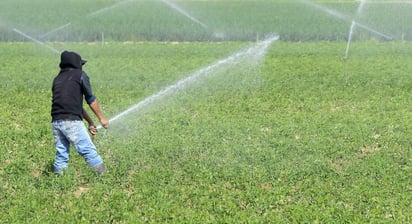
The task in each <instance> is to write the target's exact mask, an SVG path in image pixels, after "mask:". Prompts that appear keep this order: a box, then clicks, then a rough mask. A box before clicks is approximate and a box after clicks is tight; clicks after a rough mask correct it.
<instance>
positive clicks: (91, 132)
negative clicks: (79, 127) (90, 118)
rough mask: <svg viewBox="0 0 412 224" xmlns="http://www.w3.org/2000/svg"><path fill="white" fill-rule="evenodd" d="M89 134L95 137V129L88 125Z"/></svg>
mask: <svg viewBox="0 0 412 224" xmlns="http://www.w3.org/2000/svg"><path fill="white" fill-rule="evenodd" d="M89 132H90V134H91V135H97V128H96V126H94V125H89Z"/></svg>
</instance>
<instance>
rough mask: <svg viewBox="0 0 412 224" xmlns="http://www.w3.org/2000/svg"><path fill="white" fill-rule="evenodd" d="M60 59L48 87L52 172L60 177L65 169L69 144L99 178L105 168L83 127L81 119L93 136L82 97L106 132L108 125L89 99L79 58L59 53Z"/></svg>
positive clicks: (91, 94)
mask: <svg viewBox="0 0 412 224" xmlns="http://www.w3.org/2000/svg"><path fill="white" fill-rule="evenodd" d="M60 58H61V61H60V69H61V70H60V72H59V74H58V75H57V76H56V77H55V78H54V80H53V87H52V93H53V99H52V106H51V116H52V127H53V136H54V144H55V147H56V158H55V161H54V172H55V173H57V174H61V173H62V171H63V170H65V169H67V168H68V162H69V154H70V144H72V145H73V146H74V148H75V149H76V150H77V152H78V153H79V154H80V155H82V156H83V157H84V159H85V160H86V162H87V163H88V164H89V166H90V167H92V168H93V169H94V170H95V171H96V172H97V173H98V174H99V175H100V174H102V173H103V172H105V171H106V167H105V165H104V163H103V160H102V158H101V157H100V155H99V154H98V153H97V150H96V146H95V145H94V144H93V142H92V140H91V138H90V136H89V134H88V133H87V130H86V127H85V125H84V123H83V118H84V119H86V120H87V122H88V124H89V132H90V133H91V134H92V135H95V134H96V133H97V129H96V127H95V126H94V123H93V120H92V119H91V117H90V116H89V114H88V113H87V112H86V110H85V109H84V108H83V97H84V99H85V101H86V102H87V104H88V105H89V107H90V109H91V110H92V111H93V113H94V114H95V115H96V116H97V118H98V119H99V121H100V123H101V125H102V127H104V128H106V129H107V128H108V127H109V122H108V120H106V118H105V117H104V116H103V113H102V112H101V110H100V106H99V103H98V102H97V99H96V97H95V96H94V95H93V92H92V89H91V85H90V81H89V77H88V76H87V74H86V73H85V72H84V71H83V70H82V66H83V65H84V64H85V63H86V61H84V60H82V58H81V57H80V55H79V54H77V53H75V52H69V51H64V52H62V53H61V56H60Z"/></svg>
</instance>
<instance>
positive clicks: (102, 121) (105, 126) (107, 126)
mask: <svg viewBox="0 0 412 224" xmlns="http://www.w3.org/2000/svg"><path fill="white" fill-rule="evenodd" d="M100 124H102V127H104V128H105V129H108V128H109V121H108V120H106V118H102V119H100Z"/></svg>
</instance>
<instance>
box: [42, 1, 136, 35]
mask: <svg viewBox="0 0 412 224" xmlns="http://www.w3.org/2000/svg"><path fill="white" fill-rule="evenodd" d="M132 1H134V0H124V1H120V2H117V3H115V4H112V5H110V6H107V7H104V8H101V9H99V10H97V11H94V12H92V13H89V14H87V15H86V17H94V16H97V15H99V14H101V13H104V12H106V11H109V10H113V9H114V8H117V7H118V6H120V5H122V4H125V3H129V2H132ZM72 24H73V23H71V22H68V23H66V24H64V25H61V26H59V27H57V28H55V29H53V30H50V31H48V32H47V33H44V34H43V35H41V36H40V38H42V39H44V38H46V37H47V36H50V35H51V34H53V33H56V32H57V31H60V30H63V29H65V28H67V27H69V26H71V25H72Z"/></svg>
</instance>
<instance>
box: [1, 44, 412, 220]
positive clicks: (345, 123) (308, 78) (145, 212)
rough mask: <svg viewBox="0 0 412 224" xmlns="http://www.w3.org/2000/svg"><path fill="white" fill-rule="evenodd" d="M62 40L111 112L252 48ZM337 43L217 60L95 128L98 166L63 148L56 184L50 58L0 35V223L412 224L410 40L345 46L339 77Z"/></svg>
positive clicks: (281, 46)
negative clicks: (81, 59)
mask: <svg viewBox="0 0 412 224" xmlns="http://www.w3.org/2000/svg"><path fill="white" fill-rule="evenodd" d="M65 44H66V45H65V46H66V47H69V48H71V49H74V50H79V51H81V52H85V56H87V57H86V58H88V59H89V63H88V65H87V67H86V68H87V69H86V71H87V72H88V73H89V75H90V76H91V80H92V83H93V84H94V87H95V92H96V95H97V96H98V99H100V100H101V104H102V106H103V108H104V111H105V112H106V114H107V116H108V117H112V116H114V115H115V114H117V113H119V112H121V111H123V110H124V109H125V108H127V107H128V106H130V105H133V104H134V103H136V102H138V101H140V100H142V99H144V98H145V97H148V96H150V95H151V94H154V93H156V92H157V91H159V90H161V89H162V88H164V87H165V86H168V85H171V84H173V83H175V82H176V81H177V80H179V79H182V78H184V77H187V76H188V75H190V74H192V73H193V72H194V71H196V70H197V69H200V68H202V67H205V66H207V65H210V64H213V63H214V62H216V61H217V60H219V59H222V58H225V57H227V56H229V55H231V54H233V53H234V52H237V51H239V50H240V49H244V48H245V47H248V46H250V43H245V42H231V43H224V44H223V43H184V44H171V43H144V44H138V43H134V44H122V43H110V44H108V45H105V46H101V45H98V44H95V45H90V44H85V43H65ZM54 46H56V47H58V43H56V45H54ZM345 46H346V43H344V42H334V43H332V42H318V43H293V42H276V43H274V44H273V45H272V46H271V47H270V49H269V51H268V52H267V55H266V56H265V58H264V59H263V60H262V61H260V62H259V63H258V64H257V65H254V64H250V63H248V62H246V61H240V63H239V64H234V65H226V66H223V67H222V68H220V69H217V70H216V71H214V72H213V73H212V74H210V75H209V76H207V77H203V78H201V79H199V80H198V82H195V83H193V84H191V85H189V86H187V87H185V88H183V89H181V90H180V91H177V92H175V93H174V94H171V95H170V96H167V97H164V98H163V99H160V100H159V101H156V102H155V103H153V104H152V105H150V106H148V107H146V108H144V109H142V110H140V111H137V112H135V113H132V114H130V115H128V116H125V117H124V119H121V120H118V121H116V122H113V123H112V126H111V129H110V130H108V131H107V132H104V131H101V133H100V134H99V136H98V137H97V139H96V145H97V146H98V148H99V151H100V152H101V154H102V155H103V157H104V160H105V161H106V164H107V167H108V169H109V172H108V173H107V174H106V175H104V176H102V177H97V176H96V175H95V174H94V173H93V172H92V170H90V169H89V168H88V167H87V165H86V164H85V162H84V161H83V159H82V158H81V157H80V156H78V155H77V154H76V153H75V152H74V151H73V152H72V156H71V160H70V169H69V172H68V173H66V174H65V175H64V176H61V177H58V176H55V175H53V174H52V173H51V164H52V162H53V158H54V149H53V143H52V138H51V133H50V124H49V122H50V115H49V109H50V97H51V95H50V85H51V80H52V78H53V77H54V75H55V73H56V72H57V64H58V57H57V56H56V55H51V54H50V53H47V51H45V52H42V48H40V47H38V46H36V45H35V44H30V43H25V44H18V43H14V44H10V43H1V44H0V48H1V51H2V52H6V54H7V56H6V57H5V58H6V60H3V61H2V62H1V63H2V68H3V69H2V71H1V73H0V77H1V79H2V80H7V82H5V81H2V82H1V84H0V85H1V89H2V91H1V92H0V93H1V98H2V99H4V100H2V101H1V103H0V108H2V109H1V111H2V112H1V113H2V116H1V117H2V118H1V120H0V121H1V132H0V133H1V134H0V136H1V139H2V142H3V143H2V147H1V153H0V160H1V164H2V165H1V166H0V182H1V183H2V185H1V187H2V190H1V197H2V200H1V201H0V208H1V210H2V211H3V212H2V213H1V215H0V221H1V222H4V223H15V222H30V223H45V222H46V223H51V222H66V223H67V222H69V223H74V222H75V223H79V222H99V223H100V222H109V223H113V222H122V223H129V222H152V223H159V222H160V223H162V222H171V223H190V222H195V223H199V222H201V223H222V222H229V223H233V222H236V223H239V222H240V223H250V222H253V223H267V222H275V223H276V222H282V223H284V222H287V223H301V222H322V223H342V222H355V223H376V222H378V223H407V222H409V221H410V217H411V212H410V211H411V207H410V200H411V194H410V193H411V188H410V173H411V168H410V162H411V150H410V147H409V146H410V140H409V136H411V132H410V130H409V129H410V128H409V124H410V122H411V118H410V109H409V107H410V105H411V102H410V100H409V99H410V97H409V93H410V85H409V84H408V83H410V82H411V78H410V76H409V75H408V74H409V71H410V68H409V67H408V66H409V64H411V60H412V59H411V57H410V56H409V55H408V52H410V50H411V48H412V46H411V45H410V44H409V43H396V42H375V41H370V42H355V43H353V45H351V46H352V47H351V54H350V57H349V59H348V61H347V71H348V73H347V76H348V77H347V79H345V77H344V73H343V61H342V57H343V53H344V49H345ZM113 62H114V63H113ZM109 65H110V66H109ZM11 74H13V75H11Z"/></svg>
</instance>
